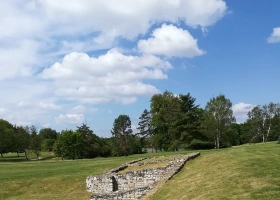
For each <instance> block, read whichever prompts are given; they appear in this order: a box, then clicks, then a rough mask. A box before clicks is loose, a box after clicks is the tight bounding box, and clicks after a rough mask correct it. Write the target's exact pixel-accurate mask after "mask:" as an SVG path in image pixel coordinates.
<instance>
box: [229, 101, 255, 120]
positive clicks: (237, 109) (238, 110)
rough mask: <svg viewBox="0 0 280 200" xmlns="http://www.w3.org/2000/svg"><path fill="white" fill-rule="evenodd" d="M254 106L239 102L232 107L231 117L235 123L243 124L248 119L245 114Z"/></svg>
mask: <svg viewBox="0 0 280 200" xmlns="http://www.w3.org/2000/svg"><path fill="white" fill-rule="evenodd" d="M255 106H256V105H253V104H245V103H243V102H239V103H237V104H235V105H233V106H232V110H233V115H234V116H235V118H236V122H237V123H242V122H245V121H246V120H247V118H248V116H247V114H248V112H249V111H251V110H252V109H253V108H254V107H255Z"/></svg>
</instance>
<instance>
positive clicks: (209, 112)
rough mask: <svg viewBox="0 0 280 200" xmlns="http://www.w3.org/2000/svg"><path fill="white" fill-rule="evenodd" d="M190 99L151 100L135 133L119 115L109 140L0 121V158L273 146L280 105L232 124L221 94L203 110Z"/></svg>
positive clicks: (86, 131) (87, 132)
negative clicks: (13, 154)
mask: <svg viewBox="0 0 280 200" xmlns="http://www.w3.org/2000/svg"><path fill="white" fill-rule="evenodd" d="M195 100H196V99H195V98H194V97H192V96H191V95H190V93H188V94H186V95H183V94H180V95H175V94H173V93H171V92H169V91H165V92H164V93H162V94H155V95H153V96H152V97H151V100H150V109H144V111H143V113H142V114H141V115H140V116H139V123H138V127H137V131H136V133H133V131H132V128H131V120H130V117H129V116H128V115H124V114H122V115H119V116H118V117H117V118H116V119H115V120H114V123H113V127H112V130H111V134H112V136H111V137H110V138H102V137H99V136H97V135H96V134H95V133H94V132H93V131H92V130H91V129H90V127H88V126H87V125H86V124H82V125H81V126H77V129H76V130H62V131H61V132H60V133H59V132H57V131H55V130H53V129H51V128H43V129H41V130H40V131H38V130H37V128H36V127H35V126H30V127H28V126H16V125H12V124H11V123H9V122H8V121H6V120H3V119H0V154H1V156H2V157H3V154H5V153H8V152H16V153H18V154H19V153H25V157H26V159H27V160H28V159H29V157H28V155H29V152H34V153H35V155H36V156H37V159H39V156H40V151H53V152H54V153H55V155H56V156H58V157H61V158H62V159H64V158H66V159H77V158H95V157H107V156H127V155H130V154H135V153H142V152H145V149H150V150H151V151H178V150H181V149H184V150H186V149H211V148H217V149H218V148H225V147H230V146H233V145H234V146H235V145H240V144H244V143H250V142H264V143H265V142H267V141H275V140H277V139H278V138H279V135H280V105H279V104H278V103H272V102H271V103H269V104H265V105H262V106H260V105H258V106H255V107H254V108H253V109H252V110H251V111H250V112H249V113H248V119H247V121H246V122H244V123H236V120H235V117H234V115H233V111H232V103H231V101H230V100H229V99H228V98H226V97H225V95H223V94H220V95H218V96H216V97H213V98H211V99H210V100H209V101H208V102H207V104H206V106H205V108H204V109H203V108H200V107H199V105H197V104H196V103H195Z"/></svg>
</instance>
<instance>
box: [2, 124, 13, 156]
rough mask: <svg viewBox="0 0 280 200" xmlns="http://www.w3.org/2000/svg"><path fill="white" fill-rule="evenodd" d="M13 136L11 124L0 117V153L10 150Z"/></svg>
mask: <svg viewBox="0 0 280 200" xmlns="http://www.w3.org/2000/svg"><path fill="white" fill-rule="evenodd" d="M13 137H14V129H13V125H12V124H10V123H9V122H8V121H6V120H3V119H0V154H1V157H3V154H5V153H8V152H9V151H11V150H12V140H13Z"/></svg>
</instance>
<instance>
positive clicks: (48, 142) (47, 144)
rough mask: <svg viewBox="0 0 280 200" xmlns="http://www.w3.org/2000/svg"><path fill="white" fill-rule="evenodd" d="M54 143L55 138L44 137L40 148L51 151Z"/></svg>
mask: <svg viewBox="0 0 280 200" xmlns="http://www.w3.org/2000/svg"><path fill="white" fill-rule="evenodd" d="M54 143H55V139H44V140H43V141H42V143H41V147H42V150H43V151H48V152H51V151H53V145H54Z"/></svg>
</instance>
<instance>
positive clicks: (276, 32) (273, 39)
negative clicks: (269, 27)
mask: <svg viewBox="0 0 280 200" xmlns="http://www.w3.org/2000/svg"><path fill="white" fill-rule="evenodd" d="M267 42H268V43H280V27H277V28H274V29H273V31H272V33H271V35H270V36H269V37H268V38H267Z"/></svg>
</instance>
